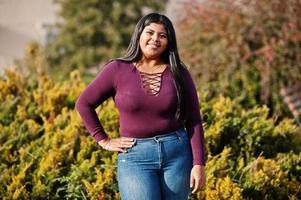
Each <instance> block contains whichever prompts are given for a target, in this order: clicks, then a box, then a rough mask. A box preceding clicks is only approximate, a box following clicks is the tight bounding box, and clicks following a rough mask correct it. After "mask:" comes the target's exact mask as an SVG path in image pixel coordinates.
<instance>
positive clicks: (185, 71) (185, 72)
mask: <svg viewBox="0 0 301 200" xmlns="http://www.w3.org/2000/svg"><path fill="white" fill-rule="evenodd" d="M181 74H182V77H183V78H184V79H185V80H187V79H188V80H192V77H191V73H190V71H189V69H187V68H186V67H182V68H181Z"/></svg>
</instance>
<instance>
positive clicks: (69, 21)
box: [0, 0, 301, 200]
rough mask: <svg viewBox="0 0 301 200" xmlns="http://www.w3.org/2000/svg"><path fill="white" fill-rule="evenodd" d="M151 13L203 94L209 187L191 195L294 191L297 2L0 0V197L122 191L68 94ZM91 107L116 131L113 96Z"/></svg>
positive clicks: (300, 36) (299, 98)
mask: <svg viewBox="0 0 301 200" xmlns="http://www.w3.org/2000/svg"><path fill="white" fill-rule="evenodd" d="M153 11H155V12H160V13H163V14H165V15H167V16H168V17H169V18H170V19H171V20H172V22H173V24H174V27H175V30H176V34H177V42H178V49H179V52H180V56H181V59H182V61H183V62H184V63H185V64H186V65H187V68H188V69H189V70H190V72H191V74H192V76H193V79H194V81H195V84H196V86H197V90H198V95H199V99H200V102H201V107H200V109H201V111H202V116H203V125H204V128H205V138H206V152H207V153H206V154H207V166H206V172H207V185H206V188H205V189H204V190H203V191H201V192H199V193H198V194H195V195H191V196H190V199H281V200H283V199H301V188H300V185H301V178H300V177H301V153H300V148H301V137H300V134H301V132H300V126H301V123H300V119H301V118H300V116H301V21H300V18H301V2H300V1H299V0H287V1H286V2H285V3H284V2H283V1H281V0H272V1H270V0H168V1H167V0H165V1H159V0H151V1H147V2H145V1H142V0H129V1H124V0H114V1H111V0H84V1H79V0H54V1H53V0H44V1H41V0H0V44H1V45H0V197H2V198H3V199H118V198H119V193H118V189H117V182H116V172H115V170H116V156H117V155H116V154H114V153H111V152H106V151H103V150H102V149H100V148H99V147H98V146H97V144H96V142H95V141H93V139H92V137H90V136H89V134H88V133H87V131H86V129H85V128H84V127H83V125H82V122H81V120H80V118H79V116H78V114H77V113H76V111H75V110H74V103H75V101H76V99H77V97H78V96H79V94H80V93H81V91H82V90H83V89H84V88H85V87H86V85H87V84H88V83H89V82H90V81H91V80H92V79H93V78H94V77H95V76H96V74H97V73H98V72H99V71H100V69H101V68H102V67H103V65H104V64H105V63H106V62H108V61H109V60H110V59H113V58H117V57H120V56H122V55H123V54H124V52H125V50H126V48H127V46H128V44H129V42H130V38H131V34H132V32H133V30H134V27H135V25H136V23H137V21H138V20H139V19H140V18H141V17H142V16H143V15H145V14H147V13H149V12H153ZM97 112H98V113H99V117H100V120H101V122H102V123H103V125H104V128H105V130H107V132H108V134H110V136H111V137H117V136H118V128H119V124H118V112H117V110H116V108H115V107H114V103H113V101H112V99H110V100H108V101H107V102H105V103H104V104H103V105H101V106H99V107H98V108H97Z"/></svg>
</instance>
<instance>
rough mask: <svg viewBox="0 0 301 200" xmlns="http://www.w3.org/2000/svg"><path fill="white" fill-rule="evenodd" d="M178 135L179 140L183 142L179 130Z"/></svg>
mask: <svg viewBox="0 0 301 200" xmlns="http://www.w3.org/2000/svg"><path fill="white" fill-rule="evenodd" d="M176 134H177V136H178V139H179V140H180V141H181V140H182V138H181V135H180V133H179V131H178V130H177V131H176Z"/></svg>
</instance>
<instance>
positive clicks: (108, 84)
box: [75, 61, 118, 142]
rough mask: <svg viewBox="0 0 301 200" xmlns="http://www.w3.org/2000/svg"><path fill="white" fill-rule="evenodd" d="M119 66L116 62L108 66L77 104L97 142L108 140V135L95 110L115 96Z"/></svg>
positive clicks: (84, 92) (85, 90) (88, 87)
mask: <svg viewBox="0 0 301 200" xmlns="http://www.w3.org/2000/svg"><path fill="white" fill-rule="evenodd" d="M117 64H118V63H117V62H116V61H113V62H110V63H108V64H106V65H105V66H104V67H103V68H102V70H101V71H100V72H99V74H98V75H97V76H96V78H95V79H94V80H93V81H92V82H91V83H90V84H89V85H88V86H87V87H86V88H85V89H84V91H83V92H82V93H81V95H80V96H79V97H78V99H77V101H76V103H75V107H76V110H77V111H78V113H79V114H80V116H81V118H82V120H83V122H84V125H85V127H86V128H87V130H88V132H89V133H90V135H91V136H93V137H94V139H95V140H96V141H97V142H99V141H100V140H106V139H108V135H107V134H106V132H105V130H104V129H103V126H102V125H101V123H100V121H99V118H98V116H97V113H96V111H95V109H96V108H97V107H98V106H99V105H100V104H101V103H103V102H104V101H105V100H107V99H108V98H109V97H112V96H114V94H115V88H116V81H115V80H116V75H117V70H116V66H117Z"/></svg>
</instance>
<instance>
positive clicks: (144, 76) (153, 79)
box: [140, 72, 163, 95]
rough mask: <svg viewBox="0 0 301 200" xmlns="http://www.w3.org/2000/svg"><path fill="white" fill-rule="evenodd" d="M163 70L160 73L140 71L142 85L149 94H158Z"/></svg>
mask: <svg viewBox="0 0 301 200" xmlns="http://www.w3.org/2000/svg"><path fill="white" fill-rule="evenodd" d="M162 73H163V72H159V73H152V74H149V73H145V72H140V76H141V81H142V86H143V88H144V90H145V92H146V94H148V95H157V94H158V93H159V91H160V88H161V76H162Z"/></svg>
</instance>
